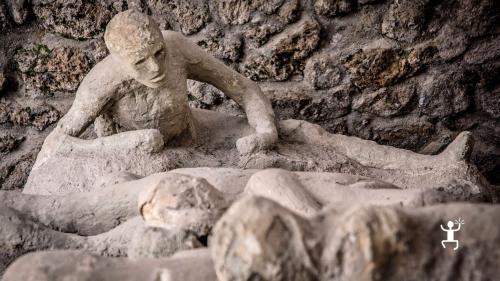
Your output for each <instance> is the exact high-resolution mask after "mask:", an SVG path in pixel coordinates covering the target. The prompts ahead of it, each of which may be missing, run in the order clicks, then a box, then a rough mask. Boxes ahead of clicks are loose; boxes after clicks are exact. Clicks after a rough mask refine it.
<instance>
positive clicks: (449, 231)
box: [441, 218, 465, 250]
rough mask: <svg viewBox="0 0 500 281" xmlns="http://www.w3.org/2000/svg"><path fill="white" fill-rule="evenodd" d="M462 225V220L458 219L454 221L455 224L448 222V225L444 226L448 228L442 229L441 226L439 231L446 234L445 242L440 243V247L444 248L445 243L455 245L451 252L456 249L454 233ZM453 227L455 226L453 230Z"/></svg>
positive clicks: (456, 242)
mask: <svg viewBox="0 0 500 281" xmlns="http://www.w3.org/2000/svg"><path fill="white" fill-rule="evenodd" d="M462 224H465V222H464V220H463V219H461V218H458V219H456V220H455V222H452V221H448V223H447V224H446V225H447V226H448V228H444V227H443V225H441V229H442V230H443V231H444V232H446V240H443V241H441V245H443V248H446V244H445V243H455V248H453V250H456V249H458V240H456V239H455V232H456V231H459V230H460V227H461V226H462ZM454 225H457V228H453V226H454Z"/></svg>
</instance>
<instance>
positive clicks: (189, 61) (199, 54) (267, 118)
mask: <svg viewBox="0 0 500 281" xmlns="http://www.w3.org/2000/svg"><path fill="white" fill-rule="evenodd" d="M164 36H166V40H167V41H168V40H175V42H177V43H176V44H178V46H179V49H180V50H181V53H182V54H183V56H184V60H185V63H186V70H187V74H188V78H189V79H193V80H197V81H201V82H207V83H210V84H212V85H213V86H215V87H217V88H218V89H219V90H221V91H222V92H224V94H226V95H227V96H228V97H229V98H231V99H232V100H234V101H235V102H236V103H238V104H239V105H240V106H241V107H242V108H243V109H244V110H245V113H246V116H247V119H248V123H249V124H250V126H252V127H253V128H254V129H255V132H256V133H255V134H254V135H250V136H247V137H244V138H241V139H239V140H238V141H237V143H236V145H237V148H238V150H239V151H240V153H243V154H247V153H251V152H254V151H258V150H264V149H268V148H271V147H272V146H274V145H275V144H276V142H277V140H278V132H277V129H276V124H275V117H274V112H273V109H272V106H271V103H270V101H269V100H268V99H267V98H266V96H264V94H263V93H262V91H261V89H260V88H259V86H258V85H257V84H256V83H255V82H253V81H251V80H250V79H248V78H246V77H244V76H243V75H241V74H239V73H238V72H236V71H234V70H233V69H231V68H229V67H228V66H226V65H225V64H224V63H222V62H221V61H219V60H218V59H216V58H214V57H213V56H211V55H209V54H208V53H207V52H206V51H204V50H203V49H201V48H200V47H198V46H197V45H196V44H194V43H193V42H191V41H190V40H189V39H187V38H185V37H184V36H182V35H181V34H179V33H175V32H165V33H164Z"/></svg>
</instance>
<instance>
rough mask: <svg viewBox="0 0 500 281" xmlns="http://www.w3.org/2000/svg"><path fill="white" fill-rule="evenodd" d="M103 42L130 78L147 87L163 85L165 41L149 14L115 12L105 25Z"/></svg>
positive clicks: (130, 11)
mask: <svg viewBox="0 0 500 281" xmlns="http://www.w3.org/2000/svg"><path fill="white" fill-rule="evenodd" d="M104 41H105V42H106V46H107V47H108V49H109V51H110V53H111V54H112V55H113V56H115V57H116V58H118V61H119V62H120V63H121V64H122V67H124V69H125V70H126V71H127V72H128V73H129V74H130V75H131V76H132V77H133V78H134V79H136V80H137V81H139V82H140V83H142V84H144V85H146V86H148V87H151V88H158V87H160V86H162V85H164V84H165V80H166V79H165V57H166V50H165V42H164V40H163V36H162V33H161V30H160V28H159V27H158V24H157V23H156V22H155V21H154V20H153V19H152V18H151V17H149V16H148V15H145V14H143V13H141V12H139V11H136V10H127V11H125V12H121V13H119V14H117V15H116V16H114V17H113V19H111V21H110V22H109V23H108V26H107V27H106V32H105V33H104Z"/></svg>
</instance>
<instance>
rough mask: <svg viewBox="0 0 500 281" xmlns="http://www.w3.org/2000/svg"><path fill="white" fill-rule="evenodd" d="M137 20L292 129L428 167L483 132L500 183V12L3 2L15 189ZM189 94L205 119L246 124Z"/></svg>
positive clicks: (8, 139) (0, 147)
mask: <svg viewBox="0 0 500 281" xmlns="http://www.w3.org/2000/svg"><path fill="white" fill-rule="evenodd" d="M128 8H136V9H140V10H142V11H144V12H147V13H149V14H151V15H152V16H153V17H154V18H156V19H157V21H158V23H159V24H160V25H161V27H162V28H164V29H173V30H177V31H180V32H182V33H184V34H185V35H187V36H189V37H190V38H191V39H192V40H193V41H195V42H196V43H197V44H199V45H200V46H201V47H203V48H205V49H206V50H207V51H208V52H210V53H212V54H213V55H214V56H216V57H218V58H220V59H221V60H223V61H224V62H226V63H227V64H228V65H230V66H231V67H233V68H234V69H236V70H238V71H239V72H241V73H243V74H244V75H246V76H248V77H250V78H251V79H253V80H256V81H259V83H260V85H261V87H262V88H263V90H264V91H265V93H266V94H267V95H268V96H269V97H270V98H271V99H272V101H273V105H274V107H275V110H276V112H277V113H278V116H279V118H281V119H286V118H296V119H305V120H308V121H311V122H315V123H318V124H321V125H322V126H324V127H325V128H326V129H328V130H329V131H331V132H336V133H342V134H348V135H355V136H359V137H361V138H365V139H371V140H374V141H377V142H378V143H381V144H388V145H393V146H397V147H402V148H407V149H411V150H413V151H417V152H420V153H427V154H434V153H438V152H440V151H441V150H442V149H443V148H444V147H445V146H446V145H447V144H448V143H449V142H450V141H451V140H452V139H453V138H454V137H455V136H456V135H457V134H458V133H459V132H460V131H463V130H470V131H472V132H473V133H474V136H475V137H476V140H477V142H476V148H475V150H474V152H473V160H474V161H475V162H476V164H477V165H478V166H479V167H480V169H481V170H482V171H483V173H484V174H485V175H486V176H487V177H488V178H489V179H490V181H492V182H494V183H499V182H500V76H499V74H500V1H498V0H442V1H437V0H386V1H383V0H380V1H376V0H375V1H374V0H265V1H264V0H247V1H244V0H210V1H209V0H157V1H155V0H130V1H126V0H96V1H84V0H66V1H63V0H32V1H28V0H0V184H1V189H14V188H19V187H22V185H23V184H24V182H25V180H26V177H27V175H28V173H29V170H30V168H31V165H32V164H33V161H34V158H35V157H36V154H37V152H38V150H39V148H40V146H41V143H42V142H43V139H44V137H45V136H46V135H47V134H48V132H49V131H50V129H51V125H53V124H54V123H55V122H57V120H58V119H59V118H60V117H61V116H62V115H63V114H64V113H65V112H66V111H67V110H68V108H69V106H70V105H71V102H72V100H73V97H74V93H75V91H76V89H77V87H78V85H79V83H80V81H81V80H82V79H83V77H84V76H85V74H86V73H87V72H88V71H89V69H90V68H91V67H92V66H93V65H94V64H95V63H96V62H98V61H99V60H101V59H102V58H103V57H105V56H106V54H107V51H106V48H105V46H104V43H103V41H102V34H103V31H104V28H105V26H106V23H107V22H108V21H109V20H110V19H111V17H112V16H113V15H114V14H116V13H117V12H119V11H122V10H125V9H128ZM189 88H190V100H191V103H192V105H193V106H196V107H201V108H209V109H214V110H220V111H225V112H230V113H233V114H241V112H240V111H239V109H238V107H237V106H236V105H235V104H234V103H232V102H230V101H229V100H227V99H226V98H225V97H224V96H223V95H222V94H221V93H220V92H219V91H218V90H217V89H214V88H213V87H211V86H209V85H204V84H200V83H194V82H190V83H189ZM55 172H57V171H55Z"/></svg>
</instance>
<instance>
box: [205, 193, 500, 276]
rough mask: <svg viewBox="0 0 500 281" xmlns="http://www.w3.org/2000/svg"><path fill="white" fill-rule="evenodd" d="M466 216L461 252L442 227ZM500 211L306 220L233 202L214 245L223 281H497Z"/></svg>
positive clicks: (365, 211) (456, 208)
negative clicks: (448, 242)
mask: <svg viewBox="0 0 500 281" xmlns="http://www.w3.org/2000/svg"><path fill="white" fill-rule="evenodd" d="M459 217H460V218H463V220H464V221H465V223H466V224H465V226H464V227H463V228H462V229H461V230H460V233H459V234H458V238H457V239H460V248H459V249H457V251H454V250H453V249H443V247H442V246H441V240H443V239H445V238H446V234H445V233H443V232H442V231H441V229H440V225H441V224H443V223H445V222H446V221H448V220H450V219H456V218H459ZM499 217H500V207H499V206H497V205H486V204H468V203H458V204H457V203H450V204H443V205H435V206H431V207H422V208H398V207H394V206H392V207H387V206H386V207H366V206H364V207H359V206H357V207H354V208H350V209H347V210H346V209H343V210H337V209H330V210H327V211H325V212H323V213H322V214H320V215H317V216H315V217H313V218H309V219H306V218H304V217H302V216H300V215H297V214H296V213H294V212H292V211H290V210H288V209H287V208H284V207H282V206H281V205H280V204H278V203H276V202H274V201H272V200H269V199H266V198H263V197H247V198H245V199H242V200H241V201H238V202H236V203H234V204H233V205H232V206H231V208H229V210H228V211H227V212H226V213H225V214H224V216H223V217H222V218H221V219H220V220H219V221H218V222H217V225H216V227H215V229H214V234H213V238H212V240H211V249H212V257H213V260H214V263H215V270H216V272H217V276H218V278H219V280H220V281H229V280H231V281H246V280H262V281H271V280H272V281H285V280H286V281H308V280H311V281H312V280H315V281H316V280H320V281H333V280H361V281H373V280H388V281H391V280H443V281H444V280H450V279H453V280H464V281H465V280H494V279H496V278H497V277H498V276H500V268H499V267H498V266H497V265H498V257H499V256H500V248H499V247H495V246H496V245H499V244H500V225H499V224H498V219H499Z"/></svg>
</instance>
